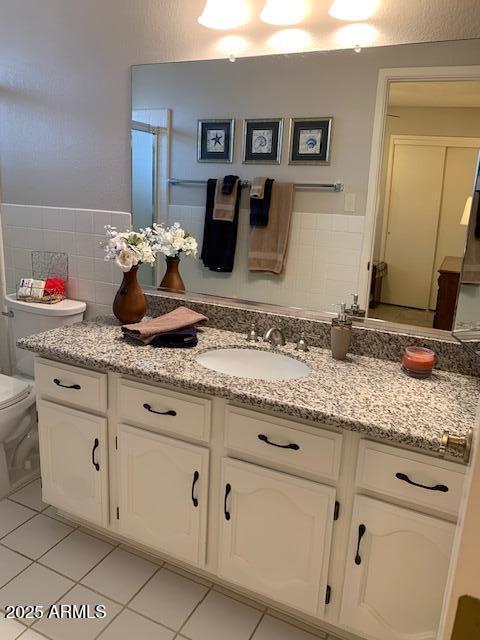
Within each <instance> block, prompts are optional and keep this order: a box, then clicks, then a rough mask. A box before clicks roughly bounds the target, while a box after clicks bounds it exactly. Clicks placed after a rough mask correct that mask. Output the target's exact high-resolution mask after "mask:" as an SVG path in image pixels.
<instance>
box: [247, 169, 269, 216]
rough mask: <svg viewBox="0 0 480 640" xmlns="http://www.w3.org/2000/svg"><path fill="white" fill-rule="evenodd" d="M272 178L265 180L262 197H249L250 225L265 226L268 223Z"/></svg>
mask: <svg viewBox="0 0 480 640" xmlns="http://www.w3.org/2000/svg"><path fill="white" fill-rule="evenodd" d="M272 185H273V180H271V179H270V178H267V180H265V189H264V192H263V198H261V199H259V198H250V226H251V227H266V226H267V225H268V212H269V210H270V200H271V198H272Z"/></svg>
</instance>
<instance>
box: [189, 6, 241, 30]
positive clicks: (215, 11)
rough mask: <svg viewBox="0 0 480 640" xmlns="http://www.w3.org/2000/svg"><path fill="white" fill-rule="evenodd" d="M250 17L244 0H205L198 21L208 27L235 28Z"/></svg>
mask: <svg viewBox="0 0 480 640" xmlns="http://www.w3.org/2000/svg"><path fill="white" fill-rule="evenodd" d="M249 19H250V6H249V5H248V4H247V2H245V0H207V3H206V5H205V8H204V10H203V13H202V15H201V16H200V17H199V18H198V22H199V23H200V24H201V25H203V26H204V27H208V28H209V29H235V28H236V27H241V26H242V25H244V24H245V23H246V22H248V21H249Z"/></svg>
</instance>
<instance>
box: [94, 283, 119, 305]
mask: <svg viewBox="0 0 480 640" xmlns="http://www.w3.org/2000/svg"><path fill="white" fill-rule="evenodd" d="M114 297H115V287H114V285H112V284H109V283H106V282H95V302H96V303H97V304H103V305H111V304H112V303H113V299H114Z"/></svg>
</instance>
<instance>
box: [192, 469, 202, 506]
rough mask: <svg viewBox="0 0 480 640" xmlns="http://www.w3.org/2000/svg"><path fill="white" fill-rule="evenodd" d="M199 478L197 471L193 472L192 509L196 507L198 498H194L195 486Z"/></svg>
mask: <svg viewBox="0 0 480 640" xmlns="http://www.w3.org/2000/svg"><path fill="white" fill-rule="evenodd" d="M199 478H200V474H199V473H198V471H195V473H194V474H193V482H192V502H193V506H194V507H198V498H196V497H195V485H196V484H197V482H198V479H199Z"/></svg>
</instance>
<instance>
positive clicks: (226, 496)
mask: <svg viewBox="0 0 480 640" xmlns="http://www.w3.org/2000/svg"><path fill="white" fill-rule="evenodd" d="M231 490H232V485H231V484H230V483H228V482H227V484H226V485H225V499H224V501H223V514H224V516H225V520H230V511H228V510H227V499H228V496H229V493H230V491H231Z"/></svg>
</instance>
